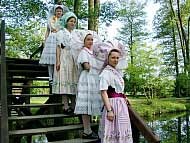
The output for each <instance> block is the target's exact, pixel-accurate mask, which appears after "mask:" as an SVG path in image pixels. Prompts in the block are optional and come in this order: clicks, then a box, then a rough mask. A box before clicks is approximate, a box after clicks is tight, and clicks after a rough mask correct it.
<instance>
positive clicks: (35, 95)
mask: <svg viewBox="0 0 190 143" xmlns="http://www.w3.org/2000/svg"><path fill="white" fill-rule="evenodd" d="M63 95H64V96H76V95H75V94H8V97H11V96H14V97H57V96H58V97H59V96H63Z"/></svg>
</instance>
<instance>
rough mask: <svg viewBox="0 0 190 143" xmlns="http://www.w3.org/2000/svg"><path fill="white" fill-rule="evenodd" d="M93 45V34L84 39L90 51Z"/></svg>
mask: <svg viewBox="0 0 190 143" xmlns="http://www.w3.org/2000/svg"><path fill="white" fill-rule="evenodd" d="M92 45H93V36H92V35H91V34H89V35H87V36H86V37H85V39H84V46H85V47H86V48H88V49H90V48H91V47H92Z"/></svg>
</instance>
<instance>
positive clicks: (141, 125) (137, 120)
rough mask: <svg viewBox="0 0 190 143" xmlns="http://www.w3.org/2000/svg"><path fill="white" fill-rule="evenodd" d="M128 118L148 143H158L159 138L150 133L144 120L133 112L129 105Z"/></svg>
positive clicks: (150, 130)
mask: <svg viewBox="0 0 190 143" xmlns="http://www.w3.org/2000/svg"><path fill="white" fill-rule="evenodd" d="M128 109H129V116H130V119H131V121H132V122H133V124H134V125H135V126H136V127H137V128H138V130H139V131H140V132H141V133H142V135H143V136H144V137H145V139H146V140H147V141H148V142H150V143H160V139H159V137H158V136H157V135H156V134H155V133H154V132H153V131H152V129H151V128H150V127H148V125H147V124H146V123H145V122H144V120H143V119H142V118H141V117H140V116H139V115H138V113H136V112H135V110H134V109H133V108H132V107H131V106H130V105H129V106H128Z"/></svg>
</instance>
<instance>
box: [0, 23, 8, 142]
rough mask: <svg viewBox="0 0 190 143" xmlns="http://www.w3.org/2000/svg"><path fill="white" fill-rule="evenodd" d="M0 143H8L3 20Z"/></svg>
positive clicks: (2, 25)
mask: <svg viewBox="0 0 190 143" xmlns="http://www.w3.org/2000/svg"><path fill="white" fill-rule="evenodd" d="M0 32H1V37H0V38H1V39H0V40H1V41H0V43H1V45H0V46H1V57H0V58H1V64H0V65H1V81H0V82H1V84H0V85H1V91H0V94H1V95H0V96H1V106H2V108H1V109H2V110H1V111H2V112H1V115H2V116H1V143H9V134H8V108H7V79H6V59H5V20H2V21H1V31H0Z"/></svg>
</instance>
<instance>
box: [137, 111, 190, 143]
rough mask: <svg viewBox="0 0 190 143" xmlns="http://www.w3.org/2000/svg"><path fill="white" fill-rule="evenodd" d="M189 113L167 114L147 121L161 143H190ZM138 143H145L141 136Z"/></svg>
mask: <svg viewBox="0 0 190 143" xmlns="http://www.w3.org/2000/svg"><path fill="white" fill-rule="evenodd" d="M189 121H190V112H185V113H178V114H175V115H174V114H172V115H171V114H167V115H162V116H161V117H156V118H155V119H153V120H148V125H149V126H150V127H151V128H152V129H153V130H154V132H155V133H156V134H157V135H158V136H159V137H160V139H161V143H190V123H189ZM140 143H147V141H145V139H144V138H143V137H142V136H141V137H140Z"/></svg>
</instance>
